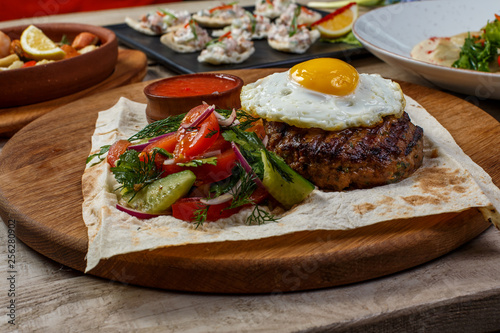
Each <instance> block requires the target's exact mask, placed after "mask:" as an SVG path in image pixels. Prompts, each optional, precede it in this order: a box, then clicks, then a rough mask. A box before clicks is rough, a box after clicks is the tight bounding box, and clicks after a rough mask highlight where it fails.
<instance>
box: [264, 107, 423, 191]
mask: <svg viewBox="0 0 500 333" xmlns="http://www.w3.org/2000/svg"><path fill="white" fill-rule="evenodd" d="M265 130H266V134H267V135H268V138H269V141H268V143H267V148H268V149H269V150H271V151H274V152H275V153H277V154H278V155H279V156H281V157H282V158H283V159H284V160H285V162H286V163H287V164H288V165H290V167H292V168H293V169H294V170H295V171H297V172H298V173H299V174H301V175H302V176H303V177H304V178H306V179H308V180H309V181H311V182H312V183H314V184H315V185H316V186H318V187H319V188H321V189H326V190H334V191H341V190H347V189H355V188H370V187H374V186H379V185H384V184H390V183H394V182H398V181H400V180H402V179H404V178H407V177H408V176H410V175H411V174H412V173H413V172H414V171H415V170H416V169H418V168H419V167H420V165H422V159H423V130H422V128H421V127H419V126H415V125H414V124H413V123H411V121H410V117H409V116H408V114H407V113H406V112H404V113H403V115H402V116H401V117H399V118H397V117H395V116H388V117H385V118H384V119H383V121H382V122H381V123H380V124H378V125H376V126H374V127H356V128H348V129H344V130H341V131H334V132H332V131H325V130H322V129H319V128H307V129H306V128H298V127H295V126H290V125H288V124H286V123H282V122H266V124H265Z"/></svg>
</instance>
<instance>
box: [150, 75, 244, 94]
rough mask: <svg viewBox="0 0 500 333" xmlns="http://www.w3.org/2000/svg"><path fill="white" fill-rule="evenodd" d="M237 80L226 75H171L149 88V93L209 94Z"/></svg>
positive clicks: (218, 91) (234, 84)
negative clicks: (168, 78) (169, 77)
mask: <svg viewBox="0 0 500 333" xmlns="http://www.w3.org/2000/svg"><path fill="white" fill-rule="evenodd" d="M237 85H238V81H236V80H232V79H231V78H229V77H228V76H227V75H225V76H213V75H196V76H192V77H184V76H179V77H173V78H172V79H170V80H165V81H163V82H161V83H160V84H156V85H155V86H153V87H152V88H151V90H150V92H151V94H153V95H156V96H166V97H187V96H199V95H210V94H217V93H220V92H224V91H227V90H230V89H233V88H235V87H236V86H237Z"/></svg>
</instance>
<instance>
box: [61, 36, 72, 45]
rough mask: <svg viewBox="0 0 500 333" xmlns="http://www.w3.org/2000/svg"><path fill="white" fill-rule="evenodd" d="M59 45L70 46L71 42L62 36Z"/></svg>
mask: <svg viewBox="0 0 500 333" xmlns="http://www.w3.org/2000/svg"><path fill="white" fill-rule="evenodd" d="M59 45H71V42H70V41H69V39H68V36H66V35H63V36H62V38H61V41H60V42H59Z"/></svg>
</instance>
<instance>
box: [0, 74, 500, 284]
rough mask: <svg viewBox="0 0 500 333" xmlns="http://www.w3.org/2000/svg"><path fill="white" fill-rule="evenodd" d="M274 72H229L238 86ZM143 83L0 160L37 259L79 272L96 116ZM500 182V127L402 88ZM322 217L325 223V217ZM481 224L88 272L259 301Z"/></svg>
mask: <svg viewBox="0 0 500 333" xmlns="http://www.w3.org/2000/svg"><path fill="white" fill-rule="evenodd" d="M272 71H275V70H272V69H257V70H255V69H254V70H237V71H227V72H228V73H231V74H236V75H239V76H240V77H242V78H243V79H244V80H245V81H246V83H248V82H251V81H253V80H255V79H257V78H258V77H261V76H265V75H267V74H269V73H270V72H272ZM146 84H147V82H142V83H136V84H133V85H130V86H127V87H120V88H117V89H114V90H112V91H109V92H105V93H102V94H98V95H94V96H92V97H88V98H84V99H82V100H78V101H76V102H73V103H71V104H68V105H66V106H64V107H61V108H59V109H56V110H54V111H52V112H50V113H48V114H46V115H44V116H43V117H40V118H39V119H37V120H35V121H33V122H32V123H30V124H29V125H27V126H26V127H25V128H23V129H22V130H21V131H19V132H18V133H17V134H16V135H15V136H14V137H13V138H12V139H11V140H10V141H9V142H8V143H7V144H6V145H5V147H4V148H3V150H2V152H1V155H0V212H1V216H2V218H3V220H4V222H5V223H7V222H8V220H15V221H16V226H17V227H16V233H17V236H18V238H19V239H20V240H22V241H23V242H24V243H25V244H27V245H28V246H30V247H31V248H33V249H34V250H36V251H38V252H40V253H41V254H43V255H45V256H47V257H49V258H51V259H53V260H55V261H57V262H59V263H62V264H65V265H67V266H69V267H72V268H74V269H77V270H79V271H83V270H84V269H85V254H86V250H87V229H86V227H85V225H84V223H83V220H82V214H81V204H82V201H83V199H82V194H81V176H82V173H83V170H84V167H85V158H86V157H87V154H88V153H89V150H90V137H91V135H92V133H93V131H94V125H95V120H96V118H97V112H98V111H101V110H105V109H107V108H109V107H110V106H112V105H114V104H115V103H116V102H117V101H118V99H119V97H121V96H124V97H127V98H130V99H132V100H136V101H138V102H145V97H144V96H143V93H142V89H143V87H144V86H145V85H146ZM401 85H402V88H403V90H404V91H405V93H406V94H407V95H409V96H410V97H412V98H414V99H415V100H417V101H418V102H419V103H420V104H421V105H422V106H424V107H425V108H426V109H427V110H428V111H429V112H430V113H431V114H433V115H434V116H435V117H436V118H437V119H438V120H439V121H440V122H441V123H442V124H443V125H444V126H445V127H446V128H447V129H448V130H449V131H450V132H451V133H452V135H453V136H454V137H455V139H456V141H457V143H458V144H459V145H460V146H461V147H462V148H463V149H464V151H465V152H466V153H467V154H468V155H469V156H471V158H472V159H473V160H474V161H475V162H476V163H478V164H479V165H481V166H482V167H483V168H484V169H485V170H486V171H487V172H488V173H489V174H490V175H491V176H492V177H493V180H494V182H495V184H497V185H499V184H500V168H499V166H498V156H500V124H499V123H498V122H497V121H496V120H495V119H493V118H492V117H491V116H489V115H488V114H487V113H485V112H483V111H482V110H480V109H479V108H477V107H475V106H473V105H471V104H469V103H467V102H465V101H463V100H461V99H459V98H457V97H454V96H451V95H448V94H446V93H443V92H439V91H436V90H432V89H429V88H425V87H421V86H417V85H414V84H409V83H404V82H402V83H401ZM325 218H328V217H325ZM488 226H489V224H488V223H486V222H485V221H484V220H483V218H482V216H481V215H480V214H479V213H478V211H477V210H476V209H471V210H467V211H465V212H462V213H453V214H442V215H437V216H432V217H422V218H414V219H408V220H397V221H390V222H385V223H379V224H375V225H372V226H368V227H364V228H359V229H355V230H350V231H323V230H318V231H314V232H298V233H294V234H290V235H284V236H279V237H271V238H267V239H262V240H254V241H238V242H222V243H215V244H198V245H185V246H178V247H172V248H162V249H157V250H154V251H142V252H138V253H132V254H126V255H119V256H116V257H113V258H110V259H108V260H103V261H101V262H100V263H99V265H98V266H97V267H96V268H95V269H93V270H92V271H91V274H93V275H96V276H100V277H104V278H108V279H113V280H118V281H121V282H124V283H130V284H137V285H142V286H150V287H158V288H165V289H173V290H185V291H200V292H217V293H259V292H284V291H294V290H306V289H315V288H323V287H330V286H336V285H341V284H346V283H353V282H358V281H363V280H367V279H372V278H376V277H380V276H384V275H388V274H391V273H394V272H398V271H401V270H404V269H408V268H411V267H414V266H416V265H419V264H422V263H425V262H427V261H429V260H432V259H435V258H437V257H439V256H442V255H444V254H446V253H448V252H449V251H452V250H453V249H455V248H457V247H458V246H460V245H462V244H464V243H465V242H467V241H469V240H471V239H472V238H474V237H476V236H477V235H478V234H480V233H481V232H482V231H484V230H485V229H486V228H488Z"/></svg>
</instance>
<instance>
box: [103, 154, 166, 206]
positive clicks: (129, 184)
mask: <svg viewBox="0 0 500 333" xmlns="http://www.w3.org/2000/svg"><path fill="white" fill-rule="evenodd" d="M156 154H158V150H153V152H152V154H151V156H149V155H147V154H146V155H145V157H144V159H145V160H144V161H142V160H141V159H140V158H139V152H138V151H136V150H133V149H129V150H127V151H125V152H124V153H123V154H122V155H121V156H120V158H119V159H118V161H116V167H113V168H111V172H112V173H113V174H114V176H115V179H116V181H117V182H118V183H120V184H121V186H120V187H119V188H118V189H117V190H119V189H121V190H122V194H124V195H125V194H129V193H133V196H132V198H131V199H130V200H132V199H133V198H134V196H135V194H137V192H139V191H140V190H142V189H143V188H144V187H146V186H148V185H149V184H151V183H153V182H154V181H156V180H158V179H160V178H161V175H162V173H163V171H162V170H158V168H157V167H156V164H155V157H156Z"/></svg>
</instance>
